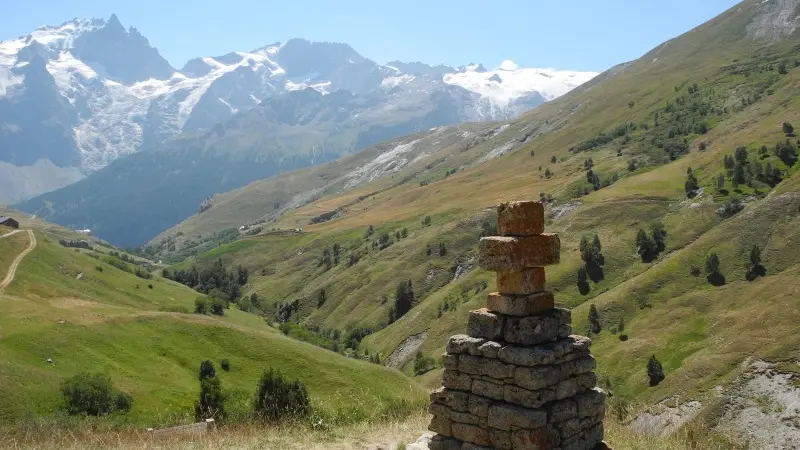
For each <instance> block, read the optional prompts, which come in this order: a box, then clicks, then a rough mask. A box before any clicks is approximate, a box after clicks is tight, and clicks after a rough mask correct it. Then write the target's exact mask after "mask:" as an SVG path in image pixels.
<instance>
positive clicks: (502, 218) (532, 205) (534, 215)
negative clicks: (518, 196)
mask: <svg viewBox="0 0 800 450" xmlns="http://www.w3.org/2000/svg"><path fill="white" fill-rule="evenodd" d="M542 233H544V205H542V203H541V202H508V203H502V204H501V205H500V206H499V207H498V208H497V234H499V235H500V236H536V235H539V234H542Z"/></svg>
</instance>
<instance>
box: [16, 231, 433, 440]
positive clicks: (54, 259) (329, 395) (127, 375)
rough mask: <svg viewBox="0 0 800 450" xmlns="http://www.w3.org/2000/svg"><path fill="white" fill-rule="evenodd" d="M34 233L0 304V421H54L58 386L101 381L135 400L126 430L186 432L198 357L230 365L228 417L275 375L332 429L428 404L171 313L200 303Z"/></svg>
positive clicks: (350, 366) (363, 369) (389, 381)
mask: <svg viewBox="0 0 800 450" xmlns="http://www.w3.org/2000/svg"><path fill="white" fill-rule="evenodd" d="M36 234H37V240H38V242H39V244H38V246H37V247H36V249H35V250H34V251H33V252H32V253H30V254H29V255H28V256H27V257H26V258H25V260H24V261H23V262H22V264H21V265H20V267H19V269H18V271H17V274H16V277H15V280H14V282H13V283H12V284H11V285H10V286H9V287H8V289H6V291H5V292H4V293H2V294H0V305H2V308H3V311H4V314H3V317H2V318H0V329H2V330H3V339H2V341H0V355H2V359H3V361H5V362H7V364H3V366H2V367H0V373H2V376H0V393H2V398H3V399H4V401H3V403H2V405H0V417H2V418H3V421H4V422H5V423H7V424H9V425H12V424H19V423H21V422H20V421H21V420H23V419H21V418H22V417H26V416H31V417H47V416H49V415H51V414H53V411H54V410H57V409H58V405H60V402H61V396H60V392H59V383H60V382H61V381H62V380H64V379H66V378H67V377H69V376H71V375H73V374H75V373H78V372H85V371H89V372H95V371H100V372H105V373H108V374H109V375H110V376H111V377H112V379H113V381H114V383H115V385H116V386H117V387H119V388H120V389H122V390H123V391H124V392H126V393H128V394H130V395H132V397H133V409H132V411H131V412H130V413H129V414H128V417H127V419H126V420H127V422H128V423H133V424H135V425H136V426H139V427H142V426H163V425H169V424H174V423H187V422H191V421H193V420H194V415H193V404H194V402H195V400H196V396H197V389H198V385H197V372H196V371H197V367H198V366H199V364H200V362H201V361H202V360H205V359H210V360H212V361H214V362H215V364H216V363H218V362H219V361H220V360H221V359H228V360H229V361H230V365H231V369H230V371H229V372H222V371H220V372H221V375H220V378H221V379H222V387H223V389H224V390H225V392H226V393H227V394H228V395H229V399H228V412H229V414H244V413H246V411H247V410H248V409H249V408H250V405H251V398H252V393H253V392H254V389H255V386H256V383H257V381H258V378H259V377H260V375H261V373H262V372H263V371H264V370H267V369H268V368H270V367H272V368H275V369H279V370H281V371H282V372H283V373H285V374H286V375H288V376H290V377H292V378H294V377H298V378H300V379H301V380H302V381H303V382H304V383H305V384H306V385H307V386H308V389H309V393H310V396H311V399H312V403H313V405H314V407H315V408H316V409H317V410H318V413H319V414H320V416H321V420H323V421H324V422H325V423H327V424H333V425H335V424H337V423H342V422H347V421H352V420H360V419H367V418H373V417H378V416H380V415H382V414H385V413H386V412H387V411H389V410H391V411H393V412H400V413H402V412H403V411H408V410H409V409H410V408H417V407H418V406H419V405H420V404H422V403H423V402H424V401H425V396H424V392H423V391H422V390H421V389H420V388H419V387H417V386H416V385H415V384H414V383H413V382H412V381H410V380H409V379H408V378H406V377H404V376H403V375H402V374H400V373H398V372H396V371H391V370H386V369H384V368H382V367H380V366H378V365H375V364H369V363H367V362H362V361H357V360H355V359H352V358H346V357H343V356H341V355H338V354H336V353H332V352H329V351H327V350H323V349H320V348H318V347H314V346H311V345H309V344H304V343H301V342H297V341H294V340H291V339H289V338H287V337H285V336H283V335H282V334H281V333H280V332H278V331H277V330H275V329H273V328H271V327H269V326H268V325H267V324H266V323H264V321H263V320H261V319H260V318H258V317H256V316H254V315H252V314H248V313H244V312H241V311H238V310H236V309H235V308H232V309H229V310H226V311H225V316H223V317H212V316H205V315H198V314H189V313H188V312H183V313H182V312H171V311H188V310H191V309H192V308H193V307H194V299H195V298H196V297H197V296H198V294H197V293H196V292H194V291H191V290H189V289H186V288H185V287H183V286H181V285H178V284H176V283H173V282H170V281H169V280H165V279H163V278H161V277H159V276H153V278H152V279H149V280H144V279H141V278H138V277H136V276H134V275H133V274H131V273H128V272H125V271H123V270H120V269H119V268H117V266H118V265H119V264H120V263H121V261H119V260H117V262H116V263H115V264H114V265H112V264H110V261H111V259H113V258H112V257H110V256H103V254H102V253H98V252H97V251H90V250H77V249H71V248H66V247H62V246H61V245H59V244H58V243H57V242H55V240H54V238H53V236H51V235H49V234H46V233H42V232H40V231H36ZM19 235H20V236H25V235H26V234H25V233H20V234H19ZM15 236H16V235H15ZM5 241H6V239H3V240H0V245H3V246H6V242H5ZM14 245H15V243H13V242H12V243H11V247H9V248H8V249H9V250H12V251H15V249H14ZM98 249H102V247H98ZM73 250H75V251H73ZM3 255H4V256H5V253H3ZM123 265H124V263H123ZM0 270H2V268H1V267H0ZM78 274H81V275H80V276H78ZM151 286H152V287H151ZM48 358H49V359H52V364H48V362H47V360H48Z"/></svg>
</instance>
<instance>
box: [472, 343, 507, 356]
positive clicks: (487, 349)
mask: <svg viewBox="0 0 800 450" xmlns="http://www.w3.org/2000/svg"><path fill="white" fill-rule="evenodd" d="M501 348H503V345H502V344H500V343H498V342H494V341H486V342H484V343H483V344H481V345H480V346H478V350H480V352H481V355H482V356H485V357H486V358H492V359H494V358H497V352H499V351H500V349H501Z"/></svg>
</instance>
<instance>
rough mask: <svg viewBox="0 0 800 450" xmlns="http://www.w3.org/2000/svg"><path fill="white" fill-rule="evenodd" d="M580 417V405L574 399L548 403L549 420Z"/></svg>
mask: <svg viewBox="0 0 800 450" xmlns="http://www.w3.org/2000/svg"><path fill="white" fill-rule="evenodd" d="M577 417H578V406H577V405H576V402H575V401H574V400H572V399H565V400H561V401H558V402H553V403H550V404H549V405H547V420H548V421H549V422H563V421H565V420H569V419H575V418H577Z"/></svg>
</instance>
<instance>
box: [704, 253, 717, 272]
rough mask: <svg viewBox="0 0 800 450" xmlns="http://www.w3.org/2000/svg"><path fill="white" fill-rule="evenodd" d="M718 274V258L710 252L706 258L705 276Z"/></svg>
mask: <svg viewBox="0 0 800 450" xmlns="http://www.w3.org/2000/svg"><path fill="white" fill-rule="evenodd" d="M718 273H719V256H717V254H716V253H714V252H711V254H709V255H708V257H707V258H706V275H715V274H718Z"/></svg>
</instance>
